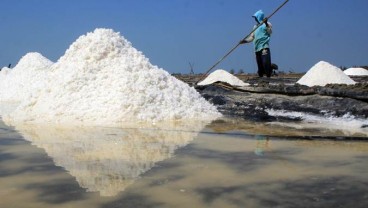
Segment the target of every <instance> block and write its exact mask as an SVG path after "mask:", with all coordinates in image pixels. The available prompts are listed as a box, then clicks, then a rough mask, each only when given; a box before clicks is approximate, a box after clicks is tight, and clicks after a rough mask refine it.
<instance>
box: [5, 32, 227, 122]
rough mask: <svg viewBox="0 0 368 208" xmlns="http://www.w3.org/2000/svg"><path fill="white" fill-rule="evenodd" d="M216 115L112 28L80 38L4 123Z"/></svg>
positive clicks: (201, 100)
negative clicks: (41, 87) (40, 84)
mask: <svg viewBox="0 0 368 208" xmlns="http://www.w3.org/2000/svg"><path fill="white" fill-rule="evenodd" d="M218 116H220V113H219V112H218V111H217V109H216V107H215V106H213V105H212V104H210V103H208V102H207V101H206V100H205V99H204V98H203V97H201V95H200V94H199V93H198V92H197V91H196V90H195V89H194V88H192V87H189V86H188V85H187V84H185V83H183V82H181V81H179V80H177V79H176V78H174V77H173V76H171V75H170V74H169V73H168V72H166V71H164V70H163V69H160V68H158V67H157V66H154V65H152V64H151V63H150V62H149V60H148V59H147V58H146V57H145V56H144V55H143V54H142V52H140V51H138V50H136V49H135V48H134V47H133V46H132V44H131V43H130V42H129V41H127V40H126V39H124V37H122V36H120V34H119V33H116V32H114V31H113V30H111V29H96V30H95V31H94V32H92V33H87V35H82V36H81V37H79V38H78V39H77V40H76V41H75V42H74V43H73V44H72V45H71V46H70V47H69V49H68V50H67V51H66V53H65V55H64V56H63V57H61V58H60V59H59V60H58V61H57V62H56V63H55V64H54V65H53V66H52V67H51V73H50V74H49V77H48V80H47V82H46V84H44V89H43V90H42V91H40V92H39V93H34V94H32V96H30V97H28V98H27V99H24V101H23V103H21V105H20V106H19V107H18V109H17V110H15V111H14V112H13V113H11V114H10V115H8V116H7V117H6V118H7V119H8V122H10V123H12V122H31V123H54V124H68V125H98V126H120V125H122V124H123V123H136V122H140V121H147V122H157V121H173V120H174V121H177V120H182V119H198V120H201V119H202V120H212V119H215V118H217V117H218Z"/></svg>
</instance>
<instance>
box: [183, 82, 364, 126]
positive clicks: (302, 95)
mask: <svg viewBox="0 0 368 208" xmlns="http://www.w3.org/2000/svg"><path fill="white" fill-rule="evenodd" d="M298 77H299V76H294V77H293V76H289V77H272V78H258V77H250V76H244V77H239V78H241V79H242V80H243V81H245V82H247V83H250V86H248V87H234V86H231V85H229V84H227V83H222V82H217V83H214V84H212V85H208V86H197V85H194V84H195V81H193V80H196V79H198V78H197V77H192V79H190V78H189V77H179V79H182V80H183V81H184V82H187V83H188V84H192V85H193V86H194V87H195V88H196V89H197V91H198V92H199V93H200V94H201V95H202V96H203V97H204V98H205V99H206V100H208V101H210V102H211V103H213V104H214V105H216V106H217V108H218V109H219V111H220V112H221V113H222V114H223V115H225V116H229V117H235V118H243V119H247V120H253V121H276V120H278V121H287V120H291V121H298V120H300V119H301V118H298V117H285V116H272V115H269V113H267V112H266V110H267V109H273V110H282V111H289V112H302V113H308V114H310V115H316V116H334V117H342V116H346V115H351V116H354V117H355V118H359V119H367V118H368V77H353V79H354V80H355V81H356V82H357V84H355V85H343V84H329V85H326V86H324V87H320V86H315V87H307V86H303V85H299V84H297V83H296V81H297V80H298Z"/></svg>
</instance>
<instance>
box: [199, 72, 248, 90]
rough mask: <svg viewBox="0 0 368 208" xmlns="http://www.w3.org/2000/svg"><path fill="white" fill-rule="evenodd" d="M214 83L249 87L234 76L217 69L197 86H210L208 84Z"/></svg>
mask: <svg viewBox="0 0 368 208" xmlns="http://www.w3.org/2000/svg"><path fill="white" fill-rule="evenodd" d="M215 82H226V83H228V84H230V85H233V86H241V87H243V86H249V84H248V83H244V82H243V81H241V80H240V79H239V78H237V77H236V76H234V75H232V74H230V73H229V72H227V71H225V70H223V69H218V70H216V71H214V72H212V73H211V74H210V75H208V77H207V78H206V79H204V80H203V81H201V82H199V83H198V85H210V84H213V83H215Z"/></svg>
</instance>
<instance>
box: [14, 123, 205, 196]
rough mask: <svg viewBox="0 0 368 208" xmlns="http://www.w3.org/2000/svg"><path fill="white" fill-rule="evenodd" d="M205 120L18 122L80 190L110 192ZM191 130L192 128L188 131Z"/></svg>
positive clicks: (161, 156)
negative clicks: (161, 124)
mask: <svg viewBox="0 0 368 208" xmlns="http://www.w3.org/2000/svg"><path fill="white" fill-rule="evenodd" d="M203 125H204V123H195V124H193V123H192V125H189V124H188V126H187V128H188V131H186V129H184V130H183V129H176V130H174V131H172V130H157V129H156V130H149V129H133V128H132V129H118V128H88V129H86V128H85V129H83V128H72V129H62V128H42V127H35V126H17V127H16V129H17V130H18V131H19V132H20V133H22V134H23V136H24V138H25V139H27V140H29V141H31V142H32V144H33V145H36V146H37V147H40V148H43V149H44V150H45V151H46V153H47V154H48V155H49V156H50V157H51V158H52V159H53V160H54V162H55V165H57V166H61V167H63V168H64V169H65V170H67V171H68V172H69V173H70V174H71V175H72V176H74V177H75V178H76V180H77V182H78V183H79V185H80V186H81V187H83V188H86V189H87V191H90V192H100V194H101V195H102V196H114V195H116V194H118V193H119V192H120V191H123V190H124V189H126V188H127V187H128V186H129V185H131V184H132V183H134V181H135V180H136V179H137V178H138V177H139V176H140V175H141V174H143V173H144V172H146V171H148V170H149V169H151V168H152V167H153V166H154V165H155V163H157V162H159V161H163V160H165V159H167V158H170V157H171V156H172V155H173V154H174V151H175V150H176V149H177V148H179V147H182V146H185V145H186V144H188V143H189V142H190V141H192V140H193V139H194V137H196V136H197V132H198V131H200V130H201V128H202V127H203ZM189 129H190V131H189Z"/></svg>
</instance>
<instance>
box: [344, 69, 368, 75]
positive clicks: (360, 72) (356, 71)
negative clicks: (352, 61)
mask: <svg viewBox="0 0 368 208" xmlns="http://www.w3.org/2000/svg"><path fill="white" fill-rule="evenodd" d="M344 73H345V74H346V75H349V76H368V70H367V69H364V68H349V69H346V70H345V71H344Z"/></svg>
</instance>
